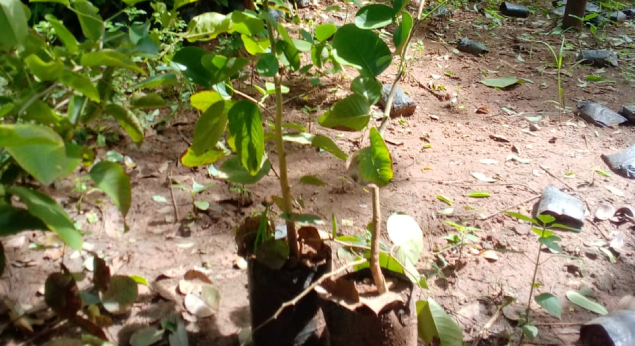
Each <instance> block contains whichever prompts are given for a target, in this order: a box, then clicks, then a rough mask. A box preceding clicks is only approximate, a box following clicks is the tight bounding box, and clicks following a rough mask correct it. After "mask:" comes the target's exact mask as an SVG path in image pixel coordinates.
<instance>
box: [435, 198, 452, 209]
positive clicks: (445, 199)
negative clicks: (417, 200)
mask: <svg viewBox="0 0 635 346" xmlns="http://www.w3.org/2000/svg"><path fill="white" fill-rule="evenodd" d="M437 199H438V200H439V201H441V202H443V203H445V204H447V205H449V206H450V207H451V206H452V200H451V199H449V198H447V197H445V196H443V195H437Z"/></svg>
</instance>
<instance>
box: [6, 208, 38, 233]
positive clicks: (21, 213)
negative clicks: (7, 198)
mask: <svg viewBox="0 0 635 346" xmlns="http://www.w3.org/2000/svg"><path fill="white" fill-rule="evenodd" d="M45 229H47V227H46V225H45V224H44V223H43V222H42V220H40V219H38V218H37V217H35V216H33V215H31V213H29V211H28V210H26V209H22V208H15V207H13V206H11V205H7V204H2V205H0V237H2V236H7V235H12V234H17V233H20V232H22V231H27V230H45Z"/></svg>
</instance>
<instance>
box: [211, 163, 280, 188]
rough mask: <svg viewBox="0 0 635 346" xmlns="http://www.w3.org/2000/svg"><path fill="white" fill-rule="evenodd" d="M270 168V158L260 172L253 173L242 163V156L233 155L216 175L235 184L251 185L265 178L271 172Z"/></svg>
mask: <svg viewBox="0 0 635 346" xmlns="http://www.w3.org/2000/svg"><path fill="white" fill-rule="evenodd" d="M269 170H271V162H270V161H269V160H265V161H264V162H263V164H262V168H260V171H259V172H258V174H256V175H251V174H249V172H248V171H247V170H246V169H245V167H243V165H242V164H241V162H240V158H239V157H238V156H232V157H230V158H229V159H227V160H226V161H225V162H223V164H222V165H221V166H220V168H219V169H218V170H217V172H216V175H215V176H216V177H217V178H219V179H225V180H227V181H230V182H232V183H234V184H245V185H250V184H255V183H257V182H258V181H260V179H262V178H264V177H265V176H266V175H267V174H269Z"/></svg>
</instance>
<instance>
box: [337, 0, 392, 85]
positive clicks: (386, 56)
mask: <svg viewBox="0 0 635 346" xmlns="http://www.w3.org/2000/svg"><path fill="white" fill-rule="evenodd" d="M390 12H391V13H392V9H391V10H390ZM333 47H334V48H335V49H336V50H337V56H338V57H339V58H340V59H341V60H342V61H343V62H344V63H346V64H348V65H351V66H353V67H355V68H357V69H358V70H360V73H361V74H362V75H364V76H367V77H375V76H377V75H379V74H380V73H382V72H383V71H384V70H385V69H386V68H388V66H390V63H391V61H392V55H391V53H390V49H389V48H388V45H386V43H385V42H384V41H382V39H381V38H379V36H377V34H375V33H374V32H373V31H370V30H364V29H360V28H358V27H357V26H355V24H347V25H344V26H342V27H341V28H339V29H338V30H337V33H335V37H334V38H333Z"/></svg>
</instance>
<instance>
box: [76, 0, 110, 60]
mask: <svg viewBox="0 0 635 346" xmlns="http://www.w3.org/2000/svg"><path fill="white" fill-rule="evenodd" d="M72 7H73V9H74V10H75V13H76V14H77V19H79V25H80V26H81V27H82V32H83V33H84V36H86V37H87V38H89V39H90V40H92V41H94V42H97V41H99V40H100V39H101V37H102V35H103V34H104V20H103V19H102V18H101V16H100V15H99V13H98V9H97V8H96V7H95V6H93V5H92V4H91V3H90V2H88V1H86V0H75V1H73V4H72ZM82 65H84V63H82Z"/></svg>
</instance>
